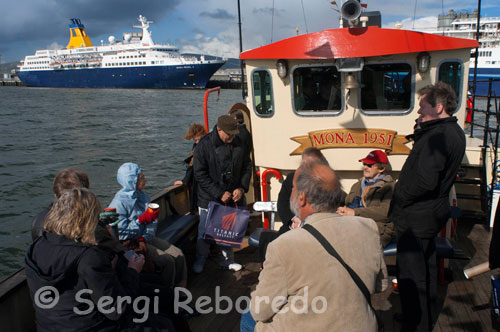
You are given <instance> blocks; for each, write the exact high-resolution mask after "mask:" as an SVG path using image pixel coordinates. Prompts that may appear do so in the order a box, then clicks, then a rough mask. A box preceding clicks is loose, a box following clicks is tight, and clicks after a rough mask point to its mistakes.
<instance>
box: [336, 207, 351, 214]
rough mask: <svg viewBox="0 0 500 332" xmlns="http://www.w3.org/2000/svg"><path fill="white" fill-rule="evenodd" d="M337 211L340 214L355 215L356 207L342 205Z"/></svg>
mask: <svg viewBox="0 0 500 332" xmlns="http://www.w3.org/2000/svg"><path fill="white" fill-rule="evenodd" d="M337 213H338V214H340V215H341V216H354V215H355V213H354V209H351V208H348V207H345V206H341V207H339V208H338V209H337Z"/></svg>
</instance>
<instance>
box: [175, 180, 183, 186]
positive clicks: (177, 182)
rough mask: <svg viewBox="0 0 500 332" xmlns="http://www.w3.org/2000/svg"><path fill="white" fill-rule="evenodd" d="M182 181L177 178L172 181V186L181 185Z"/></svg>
mask: <svg viewBox="0 0 500 332" xmlns="http://www.w3.org/2000/svg"><path fill="white" fill-rule="evenodd" d="M182 184H183V182H182V181H181V180H177V181H175V182H174V186H182Z"/></svg>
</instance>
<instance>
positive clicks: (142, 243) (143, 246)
mask: <svg viewBox="0 0 500 332" xmlns="http://www.w3.org/2000/svg"><path fill="white" fill-rule="evenodd" d="M139 249H140V250H141V252H143V253H144V254H147V253H148V246H147V245H146V240H144V241H139Z"/></svg>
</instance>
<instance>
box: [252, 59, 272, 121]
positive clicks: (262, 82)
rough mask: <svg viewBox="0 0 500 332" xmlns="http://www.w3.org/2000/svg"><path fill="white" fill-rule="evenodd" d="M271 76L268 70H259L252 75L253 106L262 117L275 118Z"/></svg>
mask: <svg viewBox="0 0 500 332" xmlns="http://www.w3.org/2000/svg"><path fill="white" fill-rule="evenodd" d="M271 83H272V81H271V74H270V73H269V72H268V71H267V70H262V69H257V70H255V71H254V72H253V73H252V86H253V105H254V109H255V112H256V113H257V115H260V116H268V117H269V116H273V113H274V106H273V103H274V100H273V87H272V84H271Z"/></svg>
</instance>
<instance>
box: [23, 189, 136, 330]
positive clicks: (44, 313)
mask: <svg viewBox="0 0 500 332" xmlns="http://www.w3.org/2000/svg"><path fill="white" fill-rule="evenodd" d="M100 211H101V205H100V204H99V202H98V201H97V198H96V197H95V196H94V194H92V192H90V190H88V189H86V188H73V189H69V190H65V191H64V192H62V193H61V195H60V197H59V198H58V199H57V200H56V201H55V202H54V204H53V206H52V208H51V209H50V211H49V213H48V214H47V218H46V221H45V224H44V230H45V232H44V233H43V235H42V236H41V237H39V238H38V239H37V240H36V241H35V242H34V243H33V244H32V245H31V246H30V248H29V249H28V253H27V254H26V259H25V262H26V277H27V281H28V286H29V289H30V295H31V298H32V300H33V303H34V308H35V313H36V323H37V331H115V330H118V329H119V328H120V326H123V325H124V324H125V320H126V319H129V317H130V316H131V315H129V312H130V310H131V309H129V307H131V306H130V304H129V303H127V302H122V303H120V302H119V301H118V296H121V297H123V296H131V297H135V296H136V295H137V294H138V292H139V272H141V270H142V267H143V265H144V257H142V256H134V257H132V258H131V259H130V261H129V262H128V267H127V268H125V269H126V271H125V273H121V274H120V278H119V277H118V275H117V274H116V273H115V270H114V269H113V267H112V263H111V261H110V260H109V258H108V256H107V255H106V254H105V253H103V252H102V251H100V250H99V249H98V248H97V247H96V239H95V235H94V234H95V228H96V226H97V223H98V221H99V212H100ZM103 296H109V297H111V298H112V299H113V300H114V301H113V302H112V303H109V302H108V303H107V306H106V310H98V309H99V300H100V299H101V298H102V297H103ZM50 299H54V301H50ZM56 299H57V301H56Z"/></svg>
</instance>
